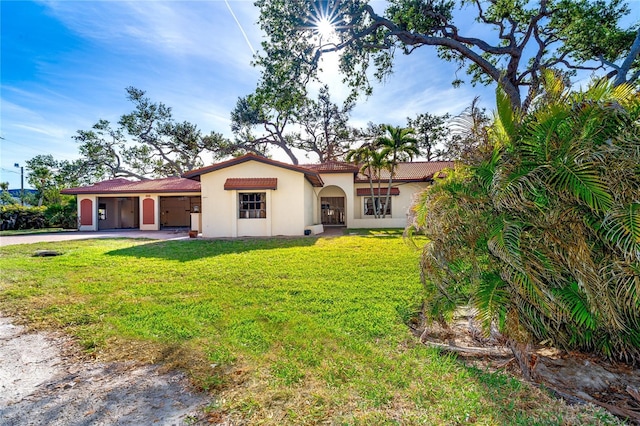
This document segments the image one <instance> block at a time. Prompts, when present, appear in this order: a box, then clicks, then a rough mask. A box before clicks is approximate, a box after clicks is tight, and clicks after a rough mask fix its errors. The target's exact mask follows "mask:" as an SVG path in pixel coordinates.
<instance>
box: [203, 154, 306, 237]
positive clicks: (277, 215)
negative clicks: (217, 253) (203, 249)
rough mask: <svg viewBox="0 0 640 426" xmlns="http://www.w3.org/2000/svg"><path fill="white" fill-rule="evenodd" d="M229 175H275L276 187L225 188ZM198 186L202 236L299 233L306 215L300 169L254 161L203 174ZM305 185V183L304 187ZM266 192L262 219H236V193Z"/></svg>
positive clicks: (304, 190)
mask: <svg viewBox="0 0 640 426" xmlns="http://www.w3.org/2000/svg"><path fill="white" fill-rule="evenodd" d="M229 178H276V179H277V180H278V188H277V189H276V190H266V191H265V190H243V191H236V190H225V189H224V183H225V181H226V180H227V179H229ZM200 183H201V188H202V236H203V237H209V238H215V237H242V236H275V235H303V234H304V227H305V224H306V221H307V220H308V218H309V216H308V215H306V214H305V205H306V204H307V203H308V202H309V198H308V193H309V191H310V190H312V189H310V188H309V186H310V184H309V182H308V181H307V180H306V179H305V177H304V174H303V173H301V172H297V171H293V170H288V169H285V168H282V167H277V166H272V165H269V164H265V163H262V162H258V161H251V160H250V161H246V162H244V163H240V164H236V165H232V166H229V167H225V168H224V169H220V170H215V171H213V172H210V173H206V174H203V175H202V176H201V177H200ZM307 185H309V186H307ZM239 192H266V193H267V214H266V216H267V217H266V218H264V219H262V218H256V219H239V218H238V193H239Z"/></svg>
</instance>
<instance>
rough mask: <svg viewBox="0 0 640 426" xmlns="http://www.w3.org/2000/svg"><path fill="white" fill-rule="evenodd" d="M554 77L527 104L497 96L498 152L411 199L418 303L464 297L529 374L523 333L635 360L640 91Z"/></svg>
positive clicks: (492, 133)
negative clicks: (425, 292) (523, 109)
mask: <svg viewBox="0 0 640 426" xmlns="http://www.w3.org/2000/svg"><path fill="white" fill-rule="evenodd" d="M548 77H549V78H550V79H552V78H553V76H548ZM549 87H550V88H552V90H550V92H551V94H550V96H548V97H546V98H545V99H538V100H537V101H536V102H535V103H534V104H533V108H532V110H531V112H530V113H527V114H526V115H524V116H518V114H517V113H514V112H513V111H512V110H511V108H510V105H509V103H508V100H507V99H506V97H504V96H500V95H499V96H498V109H497V113H498V114H497V118H496V121H495V123H494V124H493V125H492V126H491V128H490V129H489V131H488V133H487V135H488V136H489V138H490V141H489V142H490V145H491V146H493V147H494V148H493V152H492V153H487V155H484V158H483V160H482V161H481V162H479V163H476V164H475V165H458V167H457V169H456V170H455V171H453V172H451V173H450V174H449V176H448V177H447V179H446V180H444V181H442V182H439V183H437V184H436V185H434V186H433V187H432V188H430V189H429V190H427V191H426V192H425V193H423V194H422V195H421V197H422V198H421V200H420V201H419V203H418V204H417V205H416V206H414V209H415V210H416V226H418V227H420V228H421V229H424V230H425V233H426V235H427V237H428V238H429V240H430V242H429V243H428V246H427V247H425V250H424V254H423V260H422V262H423V272H424V275H425V277H427V278H428V279H427V280H426V281H428V282H427V288H429V289H430V290H431V292H432V294H431V295H429V296H428V297H427V304H426V306H427V308H428V310H426V311H425V314H427V315H428V314H431V315H432V317H436V318H437V317H438V316H439V315H443V312H444V314H446V313H447V312H452V309H455V307H456V306H457V305H460V304H464V303H468V302H472V303H473V304H474V305H475V307H476V308H477V309H478V312H479V316H480V319H482V320H483V323H484V325H485V327H486V328H487V329H489V327H491V326H496V325H497V326H498V328H499V329H500V330H501V331H502V332H503V333H504V334H505V335H506V336H507V337H508V339H509V342H510V346H511V348H512V350H513V351H514V355H516V358H517V359H518V361H519V362H520V365H521V367H522V369H523V373H525V375H528V374H529V375H530V374H531V373H533V371H531V368H532V365H534V364H532V359H531V358H530V357H529V356H528V354H527V353H526V350H527V345H528V344H529V343H531V342H540V341H549V342H553V344H554V345H555V346H556V347H560V348H563V349H574V350H583V351H588V352H594V353H597V354H600V355H603V356H606V357H610V358H617V359H620V360H627V361H631V362H638V361H640V291H638V287H637V285H638V284H637V283H638V282H640V202H638V193H639V191H640V169H639V168H638V164H640V150H639V149H638V146H640V129H639V128H638V123H639V121H638V120H639V119H640V95H639V94H638V92H637V90H634V89H633V88H632V87H630V86H626V85H622V86H618V87H612V86H611V85H610V84H608V83H606V82H602V83H598V84H594V85H592V86H591V87H590V88H589V89H588V90H586V91H585V92H579V93H572V92H569V91H567V90H566V89H564V90H558V82H557V81H555V82H554V81H553V80H550V81H549ZM445 316H446V315H445ZM529 377H531V376H529Z"/></svg>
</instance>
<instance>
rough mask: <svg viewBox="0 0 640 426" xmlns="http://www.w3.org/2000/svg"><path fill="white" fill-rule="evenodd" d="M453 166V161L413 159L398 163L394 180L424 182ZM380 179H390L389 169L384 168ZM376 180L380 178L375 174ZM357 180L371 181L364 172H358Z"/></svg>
mask: <svg viewBox="0 0 640 426" xmlns="http://www.w3.org/2000/svg"><path fill="white" fill-rule="evenodd" d="M448 168H453V161H413V162H407V163H398V168H397V169H396V172H395V176H394V178H393V181H394V182H423V181H430V180H433V178H434V175H437V174H438V172H440V171H442V170H444V169H448ZM380 179H382V180H383V181H388V180H389V171H388V170H382V171H381V173H380ZM373 180H374V181H377V180H378V177H377V176H374V179H373ZM355 181H356V182H369V177H367V176H365V175H364V174H362V173H358V175H357V176H356V179H355Z"/></svg>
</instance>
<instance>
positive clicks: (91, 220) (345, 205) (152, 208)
mask: <svg viewBox="0 0 640 426" xmlns="http://www.w3.org/2000/svg"><path fill="white" fill-rule="evenodd" d="M450 167H453V163H452V162H448V161H439V162H420V161H416V162H408V163H401V164H399V165H398V168H397V171H396V173H395V175H394V179H393V184H392V188H391V196H390V203H389V206H387V214H386V218H378V219H376V218H374V216H373V203H374V202H380V203H384V201H385V199H386V194H387V185H388V179H389V175H388V172H387V171H383V172H382V173H381V176H380V179H381V186H380V189H379V190H378V184H377V180H375V181H374V198H378V199H379V200H375V201H374V200H372V197H371V189H370V185H369V178H368V177H367V176H365V175H363V174H361V173H359V170H358V167H356V166H354V165H353V164H348V163H342V162H327V163H322V164H310V165H301V166H295V165H291V164H287V163H282V162H279V161H275V160H271V159H269V158H265V157H260V156H257V155H253V154H246V155H243V156H241V157H237V158H233V159H231V160H228V161H224V162H221V163H217V164H213V165H211V166H207V167H203V168H200V169H196V170H191V171H189V172H187V173H185V174H184V175H183V176H182V177H172V178H164V179H154V180H145V181H130V180H127V179H113V180H108V181H103V182H98V183H96V184H94V185H90V186H85V187H78V188H69V189H65V190H63V191H62V193H64V194H74V195H77V197H78V217H79V229H80V230H83V231H97V230H102V229H118V228H138V229H140V230H159V229H162V228H168V227H189V228H190V229H193V230H198V231H200V232H201V233H202V235H203V236H204V237H212V238H213V237H243V236H276V235H304V234H305V231H306V232H307V233H312V234H317V233H321V232H323V229H324V227H327V226H344V227H347V228H398V227H404V226H406V224H407V214H408V210H409V207H410V206H411V204H412V201H413V198H414V196H415V194H417V193H418V192H420V191H421V190H423V189H425V188H426V187H427V186H428V185H430V184H431V182H433V179H434V178H436V177H437V176H438V175H439V172H441V171H442V170H444V169H445V168H450Z"/></svg>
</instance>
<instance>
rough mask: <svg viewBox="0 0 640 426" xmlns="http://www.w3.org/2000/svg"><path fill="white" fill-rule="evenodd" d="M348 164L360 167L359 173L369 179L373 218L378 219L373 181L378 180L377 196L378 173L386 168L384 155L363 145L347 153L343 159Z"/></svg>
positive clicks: (369, 146) (372, 147) (377, 206)
mask: <svg viewBox="0 0 640 426" xmlns="http://www.w3.org/2000/svg"><path fill="white" fill-rule="evenodd" d="M345 159H346V161H347V162H349V163H354V164H356V165H358V166H359V167H360V173H362V174H363V175H365V176H367V178H368V179H369V189H370V190H371V202H372V204H373V217H374V218H375V219H378V218H379V217H380V212H379V210H380V206H379V203H377V202H376V197H375V192H374V189H373V179H374V177H377V180H378V195H379V194H380V172H381V171H382V169H383V168H384V167H386V162H385V155H384V154H383V153H382V152H381V151H377V150H376V149H375V147H374V146H372V145H371V144H369V143H365V144H363V145H362V146H360V147H359V148H356V149H352V150H350V151H349V152H347V155H346V157H345Z"/></svg>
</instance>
